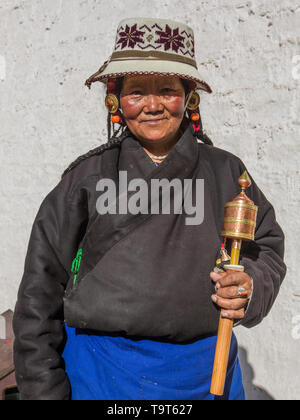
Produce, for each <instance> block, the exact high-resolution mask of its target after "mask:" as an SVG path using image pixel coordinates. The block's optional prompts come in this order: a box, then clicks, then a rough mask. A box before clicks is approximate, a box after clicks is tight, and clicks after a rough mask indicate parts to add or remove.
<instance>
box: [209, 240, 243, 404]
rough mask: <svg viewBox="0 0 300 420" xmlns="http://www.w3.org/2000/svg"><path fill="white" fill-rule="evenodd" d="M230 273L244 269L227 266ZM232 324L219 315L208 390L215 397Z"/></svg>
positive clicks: (224, 367)
mask: <svg viewBox="0 0 300 420" xmlns="http://www.w3.org/2000/svg"><path fill="white" fill-rule="evenodd" d="M238 246H240V244H238ZM234 249H237V248H234ZM233 254H234V255H233V256H232V259H234V258H235V259H237V258H238V255H237V253H236V251H235V252H234V253H233ZM235 262H237V261H235ZM232 271H244V267H242V266H238V265H236V266H234V265H228V269H226V272H228V273H230V272H232ZM222 312H224V311H223V310H222V311H221V314H222ZM233 323H234V321H233V320H231V319H226V318H222V315H220V321H219V328H218V338H217V345H216V352H215V361H214V367H213V374H212V379H211V388H210V393H211V394H213V395H217V396H222V395H223V394H224V388H225V381H226V374H227V365H228V357H229V351H230V344H231V337H232V329H233Z"/></svg>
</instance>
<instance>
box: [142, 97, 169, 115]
mask: <svg viewBox="0 0 300 420" xmlns="http://www.w3.org/2000/svg"><path fill="white" fill-rule="evenodd" d="M163 109H164V106H163V104H162V102H161V98H160V97H159V96H157V95H147V97H146V102H145V108H144V111H145V112H158V111H163Z"/></svg>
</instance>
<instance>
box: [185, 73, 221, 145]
mask: <svg viewBox="0 0 300 420" xmlns="http://www.w3.org/2000/svg"><path fill="white" fill-rule="evenodd" d="M180 80H181V83H182V84H183V87H184V90H185V94H186V97H188V95H189V94H190V93H191V92H192V91H193V90H195V84H194V83H193V82H191V81H190V80H187V79H180ZM199 116H200V121H199V123H200V130H199V131H197V132H195V134H194V135H195V137H197V139H199V140H201V141H203V143H205V144H208V145H209V146H213V145H214V144H213V142H212V141H211V139H210V138H209V137H208V135H207V134H206V133H204V131H203V124H202V119H201V114H200V110H199ZM185 119H186V120H187V121H188V123H190V117H189V114H188V112H186V117H185ZM185 119H184V120H185ZM184 125H186V121H184Z"/></svg>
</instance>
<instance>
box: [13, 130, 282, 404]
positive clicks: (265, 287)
mask: <svg viewBox="0 0 300 420" xmlns="http://www.w3.org/2000/svg"><path fill="white" fill-rule="evenodd" d="M245 170H246V168H245V165H244V164H243V163H242V162H241V160H240V159H239V158H237V157H236V156H234V155H232V154H231V153H228V152H226V151H224V150H221V149H218V148H216V147H213V146H208V145H205V144H202V143H199V142H198V141H197V140H196V139H195V137H194V136H193V134H192V131H191V127H188V128H187V129H186V131H185V132H184V134H183V136H182V137H181V139H180V140H179V142H178V143H177V144H176V146H175V147H174V148H173V149H172V151H171V152H170V154H169V156H168V157H167V159H166V160H165V161H164V162H163V163H162V164H161V165H160V166H159V167H155V165H154V164H153V162H152V160H151V159H150V158H149V156H148V155H147V154H146V153H145V151H144V149H143V148H142V146H141V145H140V143H139V142H138V141H137V140H136V139H135V138H134V137H133V136H131V135H130V133H129V132H127V134H126V135H124V137H123V141H122V142H120V144H119V146H117V147H113V148H111V149H109V150H107V151H105V152H103V153H100V154H98V153H96V152H95V154H93V153H91V154H90V155H89V157H88V158H86V159H83V160H82V161H80V162H79V163H78V165H77V166H75V167H74V168H73V169H72V170H71V171H69V172H68V173H67V174H66V175H65V176H64V177H63V178H62V180H61V182H60V183H59V184H58V185H57V187H56V188H55V189H54V190H53V191H52V192H51V193H50V194H49V195H48V196H47V197H46V199H45V200H44V201H43V203H42V205H41V207H40V210H39V212H38V214H37V217H36V219H35V221H34V225H33V229H32V233H31V237H30V241H29V246H28V252H27V256H26V261H25V270H24V275H23V279H22V282H21V285H20V289H19V293H18V299H17V303H16V308H15V315H14V322H13V325H14V332H15V337H16V338H15V367H16V377H17V383H18V386H19V389H20V392H21V398H22V399H68V398H69V393H70V387H69V382H68V379H67V376H66V373H65V371H64V364H63V360H62V357H61V354H62V350H63V346H64V338H65V334H64V323H67V324H68V325H69V326H71V327H75V328H80V329H85V330H96V331H98V332H99V331H100V332H103V333H104V334H120V335H124V336H127V337H147V338H153V339H158V340H167V341H170V342H176V343H185V342H188V341H191V340H195V339H200V338H202V337H207V336H211V335H216V333H217V327H218V319H219V311H218V308H217V307H216V306H215V305H214V304H213V302H212V300H211V295H212V294H213V293H214V285H213V284H212V282H211V280H210V277H209V274H210V272H211V271H212V269H213V268H214V266H215V261H216V257H217V255H218V252H219V249H220V246H221V243H222V238H221V235H220V234H221V231H222V224H223V217H224V205H225V203H226V202H228V201H230V200H232V199H233V198H234V197H235V196H236V195H237V194H238V193H239V192H240V188H239V186H238V183H237V180H238V178H239V177H240V175H241V174H242V173H243V172H244V171H245ZM121 171H126V173H127V176H128V182H130V181H131V180H134V179H143V180H145V181H146V183H147V185H148V186H150V183H151V180H153V179H160V180H162V179H167V180H169V181H171V180H173V179H179V180H181V181H184V180H185V179H192V180H193V182H194V183H193V185H196V184H195V180H197V179H203V180H204V197H203V206H204V219H203V223H201V224H199V225H187V224H186V216H187V215H186V214H185V212H184V211H183V212H182V214H151V208H150V204H151V199H150V200H149V203H148V206H149V207H148V210H149V211H148V212H147V211H146V210H147V209H144V210H145V211H144V212H142V213H141V214H130V213H127V214H106V215H100V214H99V213H98V212H97V210H96V205H97V200H98V199H99V194H100V193H99V191H97V184H98V182H99V180H101V179H111V180H113V181H114V183H115V185H118V182H119V173H120V172H121ZM252 181H253V183H252V186H251V187H250V188H249V189H248V190H247V195H248V196H249V197H250V198H251V199H252V200H253V201H254V203H255V204H256V205H257V206H258V207H259V211H258V218H257V228H256V233H255V242H247V243H246V242H245V243H244V244H243V247H242V251H241V260H240V264H242V265H244V267H245V272H246V273H248V274H249V275H250V276H251V277H252V278H253V284H254V292H253V296H252V299H251V302H250V305H249V307H248V309H247V312H246V316H245V318H244V319H243V320H242V321H241V324H242V325H244V326H245V327H248V328H250V327H253V326H255V325H257V324H259V323H260V322H261V321H262V320H263V318H264V317H265V316H266V315H267V314H268V313H269V311H270V309H271V307H272V305H273V303H274V301H275V299H276V296H277V294H278V292H279V288H280V285H281V283H282V281H283V279H284V276H285V273H286V267H285V264H284V262H283V257H284V234H283V232H282V230H281V228H280V226H279V225H278V223H277V222H276V218H275V213H274V209H273V207H272V205H271V204H270V203H269V201H268V200H267V199H266V197H265V196H264V194H263V193H262V191H261V190H260V189H259V188H258V186H257V185H256V183H255V182H254V180H253V179H252ZM193 188H194V187H193ZM149 191H150V189H149ZM132 194H134V193H133V192H129V198H130V196H132ZM193 194H194V192H193ZM160 199H161V197H160ZM78 249H81V250H82V257H81V264H80V268H79V272H78V274H76V277H75V274H74V273H71V266H72V261H73V260H74V258H75V256H76V254H77V251H78ZM74 280H75V281H74Z"/></svg>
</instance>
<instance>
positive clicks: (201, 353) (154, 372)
mask: <svg viewBox="0 0 300 420" xmlns="http://www.w3.org/2000/svg"><path fill="white" fill-rule="evenodd" d="M66 333H67V342H66V346H65V349H64V353H63V358H64V360H65V368H66V373H67V375H68V378H69V381H70V384H71V390H72V400H214V399H216V398H215V397H214V396H213V395H211V394H210V392H209V389H210V381H211V374H212V367H213V361H214V353H215V347H216V337H209V338H206V339H202V340H198V341H195V342H193V343H189V344H171V343H165V342H159V341H154V340H132V339H128V338H124V337H115V336H106V335H92V334H88V333H86V332H85V331H83V330H77V329H73V328H69V327H67V326H66ZM237 353H238V347H237V340H236V337H235V336H234V335H233V337H232V342H231V349H230V356H229V364H228V373H227V379H226V385H225V394H224V396H223V397H222V398H221V399H225V400H244V399H245V393H244V388H243V384H242V374H241V369H240V364H239V360H238V355H237ZM218 399H220V397H218Z"/></svg>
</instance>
